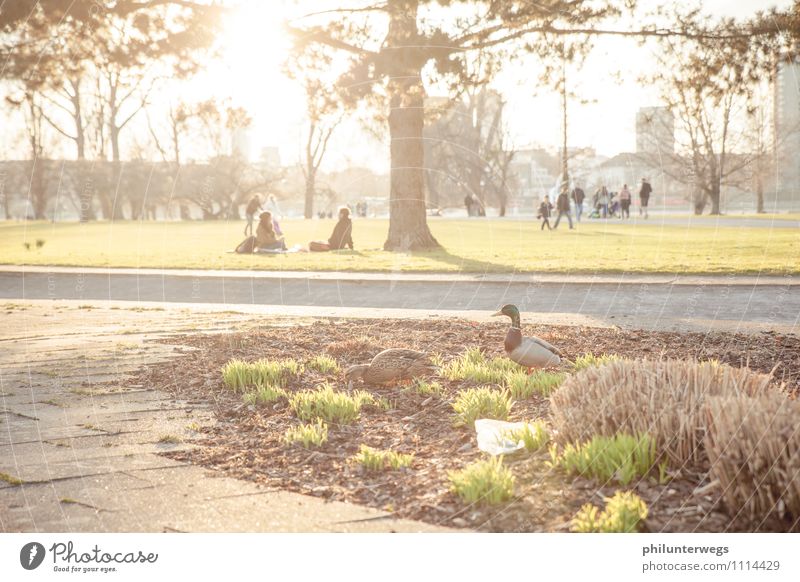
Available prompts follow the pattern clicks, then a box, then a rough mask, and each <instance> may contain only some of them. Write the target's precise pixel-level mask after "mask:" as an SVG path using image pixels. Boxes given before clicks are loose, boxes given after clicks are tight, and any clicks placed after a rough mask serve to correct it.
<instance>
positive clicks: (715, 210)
mask: <svg viewBox="0 0 800 582" xmlns="http://www.w3.org/2000/svg"><path fill="white" fill-rule="evenodd" d="M708 197H709V199H710V200H711V214H715V215H716V214H722V213H721V212H720V206H719V203H720V198H721V197H722V196H721V186H720V184H719V183H718V182H715V183H714V184H713V185H712V187H711V192H709V194H708Z"/></svg>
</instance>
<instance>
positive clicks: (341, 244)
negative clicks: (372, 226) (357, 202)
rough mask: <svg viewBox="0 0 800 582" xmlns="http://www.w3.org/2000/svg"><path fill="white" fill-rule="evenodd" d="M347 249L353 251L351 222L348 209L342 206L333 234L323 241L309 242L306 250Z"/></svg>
mask: <svg viewBox="0 0 800 582" xmlns="http://www.w3.org/2000/svg"><path fill="white" fill-rule="evenodd" d="M345 248H349V249H350V250H353V221H352V220H350V209H349V208H347V207H346V206H342V207H341V208H340V209H339V222H337V223H336V226H334V227H333V233H332V234H331V237H330V238H329V239H328V242H325V241H319V240H315V241H311V242H310V243H308V250H310V251H312V252H324V251H338V250H341V249H345Z"/></svg>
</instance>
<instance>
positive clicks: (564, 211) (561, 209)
mask: <svg viewBox="0 0 800 582" xmlns="http://www.w3.org/2000/svg"><path fill="white" fill-rule="evenodd" d="M556 210H557V211H558V216H556V223H555V224H554V225H553V230H556V229H557V228H558V223H559V222H561V217H562V216H566V217H567V220H569V228H570V230H572V229H573V228H574V227H573V226H572V216H570V214H569V196H567V189H566V188H564V189H563V190H561V194H559V195H558V198H556Z"/></svg>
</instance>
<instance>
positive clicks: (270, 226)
mask: <svg viewBox="0 0 800 582" xmlns="http://www.w3.org/2000/svg"><path fill="white" fill-rule="evenodd" d="M258 218H259V220H258V228H256V248H258V249H264V250H270V251H275V250H281V251H285V250H286V243H285V242H284V240H283V237H282V236H280V235H279V234H278V233H276V232H275V225H274V223H273V221H272V213H271V212H262V213H261V214H260V215H259V217H258Z"/></svg>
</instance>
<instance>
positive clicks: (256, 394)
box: [242, 384, 286, 404]
mask: <svg viewBox="0 0 800 582" xmlns="http://www.w3.org/2000/svg"><path fill="white" fill-rule="evenodd" d="M281 398H286V390H284V389H283V388H281V387H279V386H273V385H272V384H266V385H263V386H256V387H255V389H254V390H252V391H250V392H245V393H244V396H242V400H243V401H244V403H245V404H271V403H272V402H275V401H277V400H280V399H281Z"/></svg>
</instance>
